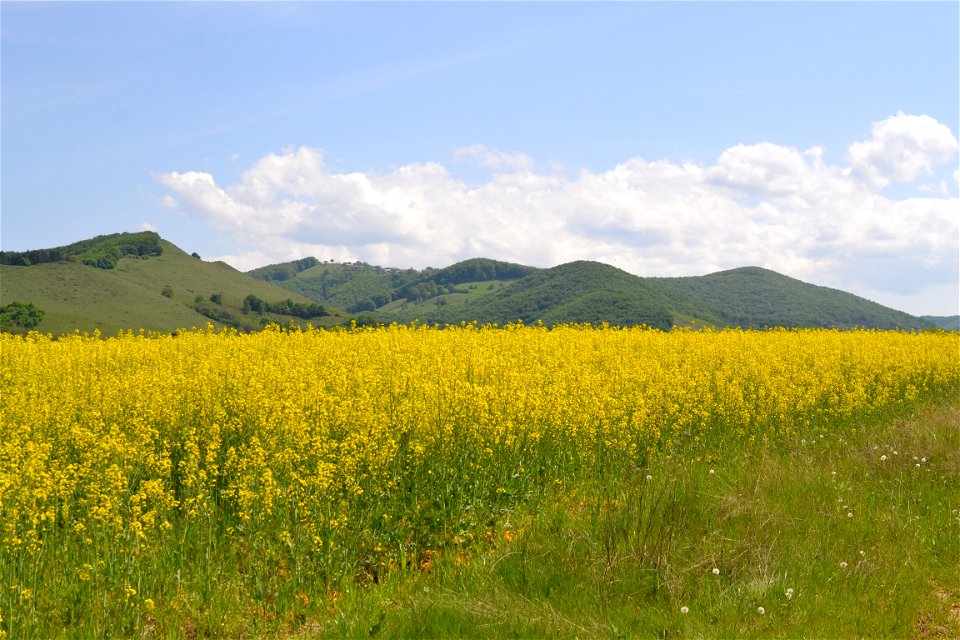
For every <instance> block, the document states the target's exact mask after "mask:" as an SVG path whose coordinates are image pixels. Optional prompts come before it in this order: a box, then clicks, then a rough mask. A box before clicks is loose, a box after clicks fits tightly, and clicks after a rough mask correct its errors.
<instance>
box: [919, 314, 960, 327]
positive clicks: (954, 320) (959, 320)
mask: <svg viewBox="0 0 960 640" xmlns="http://www.w3.org/2000/svg"><path fill="white" fill-rule="evenodd" d="M920 319H921V320H923V321H924V322H926V323H927V324H929V325H930V326H931V327H935V328H938V329H944V330H946V331H960V316H920Z"/></svg>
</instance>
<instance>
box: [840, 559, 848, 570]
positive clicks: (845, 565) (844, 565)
mask: <svg viewBox="0 0 960 640" xmlns="http://www.w3.org/2000/svg"><path fill="white" fill-rule="evenodd" d="M840 568H841V569H846V568H847V561H846V560H844V561H843V562H841V563H840Z"/></svg>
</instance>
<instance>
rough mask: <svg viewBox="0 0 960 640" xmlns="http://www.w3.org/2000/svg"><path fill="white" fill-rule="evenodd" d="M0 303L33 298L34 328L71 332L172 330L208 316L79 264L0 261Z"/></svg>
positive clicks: (197, 324) (203, 321) (52, 331)
mask: <svg viewBox="0 0 960 640" xmlns="http://www.w3.org/2000/svg"><path fill="white" fill-rule="evenodd" d="M0 284H2V286H0V305H5V304H8V303H10V302H12V301H14V300H18V301H21V302H32V303H34V304H35V305H37V306H38V307H40V309H42V310H43V312H44V317H43V321H42V322H41V323H40V326H38V327H37V330H39V331H42V332H44V333H53V334H55V335H56V334H61V333H69V332H71V331H73V330H74V329H80V330H82V331H93V330H94V329H100V331H101V332H102V333H104V334H106V335H109V334H115V333H116V332H117V331H119V330H121V329H140V328H143V329H146V330H148V331H171V330H173V329H175V328H177V327H191V326H201V327H202V326H204V325H205V324H206V321H207V319H206V318H204V317H203V316H201V315H200V314H198V313H196V312H195V311H193V310H192V309H190V308H188V307H186V306H184V305H183V304H182V303H180V302H178V301H175V300H169V299H167V298H165V297H163V296H161V295H160V289H157V290H156V291H155V292H148V291H147V290H146V289H144V288H143V287H142V286H140V285H139V284H137V283H135V282H132V281H130V280H127V279H124V278H118V277H116V275H114V274H112V273H110V272H109V271H105V270H103V269H98V268H96V267H89V266H86V265H82V264H79V263H51V264H41V265H36V266H32V267H12V266H0Z"/></svg>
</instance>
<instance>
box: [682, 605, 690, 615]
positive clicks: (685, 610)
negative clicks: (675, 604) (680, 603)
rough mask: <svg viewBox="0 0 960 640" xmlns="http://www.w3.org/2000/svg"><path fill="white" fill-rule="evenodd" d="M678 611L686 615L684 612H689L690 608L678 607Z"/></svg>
mask: <svg viewBox="0 0 960 640" xmlns="http://www.w3.org/2000/svg"><path fill="white" fill-rule="evenodd" d="M680 613H682V614H684V615H686V614H688V613H690V608H689V607H680Z"/></svg>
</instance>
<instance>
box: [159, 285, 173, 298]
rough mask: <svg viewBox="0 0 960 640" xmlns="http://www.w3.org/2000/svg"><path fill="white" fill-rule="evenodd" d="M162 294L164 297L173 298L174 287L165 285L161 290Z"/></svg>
mask: <svg viewBox="0 0 960 640" xmlns="http://www.w3.org/2000/svg"><path fill="white" fill-rule="evenodd" d="M160 295H162V296H163V297H164V298H172V297H173V287H171V286H170V285H164V287H163V289H161V290H160Z"/></svg>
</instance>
